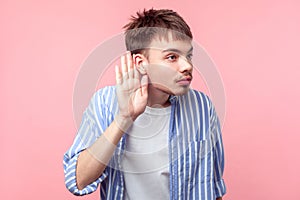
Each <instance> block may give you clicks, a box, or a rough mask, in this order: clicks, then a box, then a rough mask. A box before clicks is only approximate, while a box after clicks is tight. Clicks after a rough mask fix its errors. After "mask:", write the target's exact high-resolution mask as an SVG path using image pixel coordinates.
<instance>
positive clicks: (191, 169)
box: [180, 140, 213, 187]
mask: <svg viewBox="0 0 300 200" xmlns="http://www.w3.org/2000/svg"><path fill="white" fill-rule="evenodd" d="M181 161H183V165H181V166H182V169H181V170H180V171H181V176H182V178H183V180H184V182H185V183H184V184H186V185H189V187H195V186H196V185H198V184H202V183H204V182H208V181H211V179H212V177H213V170H212V169H213V148H212V145H211V141H210V140H202V141H193V142H190V143H189V145H188V148H187V149H186V152H185V153H184V155H183V157H182V160H181Z"/></svg>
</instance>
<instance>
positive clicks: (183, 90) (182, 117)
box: [64, 9, 226, 200]
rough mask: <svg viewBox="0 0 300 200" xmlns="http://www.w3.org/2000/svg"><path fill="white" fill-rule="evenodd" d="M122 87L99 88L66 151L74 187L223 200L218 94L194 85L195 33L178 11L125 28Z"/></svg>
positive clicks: (119, 72) (152, 14) (108, 194)
mask: <svg viewBox="0 0 300 200" xmlns="http://www.w3.org/2000/svg"><path fill="white" fill-rule="evenodd" d="M125 29H126V32H125V36H126V47H127V50H128V52H127V53H126V55H123V56H122V57H121V66H116V86H110V87H105V88H103V89H100V90H99V91H97V92H96V93H95V94H94V96H93V97H92V100H91V102H90V104H89V106H88V108H87V109H86V111H85V112H84V115H83V119H82V123H81V126H80V129H79V131H78V134H77V136H76V138H75V141H74V143H73V145H72V146H71V148H70V149H69V150H68V152H67V153H66V154H65V155H64V172H65V182H66V186H67V188H68V189H69V190H70V191H71V192H72V193H74V194H75V195H85V194H89V193H91V192H94V191H95V190H96V189H97V187H98V185H99V184H100V185H101V186H100V189H101V199H126V200H127V199H143V200H144V199H203V200H204V199H205V200H213V199H218V200H220V199H222V196H223V195H224V194H225V192H226V188H225V183H224V181H223V178H222V176H223V170H224V153H223V144H222V137H221V130H220V125H219V120H218V117H217V114H216V112H215V109H214V107H213V105H212V102H211V101H210V99H209V98H208V97H207V96H206V95H204V94H203V93H201V92H198V91H195V90H192V89H190V87H189V86H190V83H191V81H192V71H193V65H192V52H193V47H192V33H191V31H190V28H189V26H188V25H187V24H186V22H185V21H184V20H183V19H182V18H181V17H180V16H179V15H178V14H177V13H176V12H174V11H172V10H165V9H162V10H154V9H150V10H148V11H146V10H144V11H143V12H141V13H137V16H136V17H133V18H132V19H131V21H130V23H129V24H127V25H126V26H125Z"/></svg>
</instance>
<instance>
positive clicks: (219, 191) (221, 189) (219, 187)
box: [215, 179, 226, 198]
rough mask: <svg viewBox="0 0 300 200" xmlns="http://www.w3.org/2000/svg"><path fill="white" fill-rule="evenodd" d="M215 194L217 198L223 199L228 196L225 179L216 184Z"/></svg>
mask: <svg viewBox="0 0 300 200" xmlns="http://www.w3.org/2000/svg"><path fill="white" fill-rule="evenodd" d="M215 193H216V197H217V198H218V197H222V196H224V195H225V194H226V185H225V182H224V179H221V180H220V181H217V182H215Z"/></svg>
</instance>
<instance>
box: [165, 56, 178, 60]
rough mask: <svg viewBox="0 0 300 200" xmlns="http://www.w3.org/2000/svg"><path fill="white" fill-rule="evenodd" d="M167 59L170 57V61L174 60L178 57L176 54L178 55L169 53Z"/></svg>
mask: <svg viewBox="0 0 300 200" xmlns="http://www.w3.org/2000/svg"><path fill="white" fill-rule="evenodd" d="M167 59H168V60H169V61H174V60H176V59H177V56H176V55H169V56H167Z"/></svg>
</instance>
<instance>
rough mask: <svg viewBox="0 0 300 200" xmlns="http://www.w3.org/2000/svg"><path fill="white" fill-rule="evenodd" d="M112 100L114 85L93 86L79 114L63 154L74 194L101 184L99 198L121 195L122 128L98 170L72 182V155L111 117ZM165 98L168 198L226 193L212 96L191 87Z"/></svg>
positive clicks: (203, 199) (207, 198)
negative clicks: (89, 179) (80, 183)
mask: <svg viewBox="0 0 300 200" xmlns="http://www.w3.org/2000/svg"><path fill="white" fill-rule="evenodd" d="M117 102H118V101H117V97H116V91H115V87H114V86H109V87H105V88H103V89H100V90H99V91H97V92H96V93H95V94H94V96H93V97H92V99H91V102H90V104H89V106H88V108H87V109H86V110H85V112H84V114H83V118H82V122H81V125H80V128H79V130H78V134H77V135H76V138H75V140H74V143H73V145H72V146H71V148H70V149H69V150H68V151H67V152H66V153H65V155H64V160H63V164H64V173H65V184H66V187H67V188H68V190H69V191H70V192H72V193H73V194H75V195H85V194H89V193H92V192H94V191H95V190H96V189H97V187H98V185H99V184H101V187H100V193H101V199H103V200H104V199H116V200H121V199H124V194H125V193H124V192H125V191H124V190H125V187H124V174H123V172H122V166H121V161H122V155H123V153H124V151H125V141H126V134H124V136H123V137H122V138H121V140H120V142H119V144H118V146H117V148H116V150H115V153H114V155H113V157H112V158H111V160H110V163H109V165H108V166H107V167H106V169H105V170H104V172H103V174H102V175H101V176H100V177H99V178H98V179H97V180H96V181H94V182H93V183H91V184H89V185H88V186H86V187H85V188H84V189H82V190H79V189H78V188H77V186H76V163H77V158H78V156H79V154H80V152H81V151H83V150H84V149H86V148H87V147H89V146H91V145H92V144H93V143H94V142H95V141H96V139H97V138H98V137H100V136H101V134H102V133H103V132H104V131H105V130H106V128H107V127H108V126H109V125H110V124H111V123H112V121H113V120H114V116H115V115H116V113H117V112H118V103H117ZM170 102H171V119H170V125H169V140H168V143H169V144H168V145H169V162H170V165H169V171H170V199H172V200H173V199H174V200H177V199H191V200H193V199H194V200H199V199H200V200H215V199H216V198H217V197H221V196H223V195H224V194H225V193H226V187H225V183H224V180H223V170H224V152H223V143H222V136H221V129H220V124H219V119H218V117H217V114H216V111H215V109H214V107H213V105H212V102H211V101H210V99H209V98H208V97H207V96H206V95H205V94H203V93H201V92H198V91H195V90H192V89H191V90H189V92H188V93H187V94H185V95H182V96H171V97H170ZM154 192H155V191H154Z"/></svg>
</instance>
